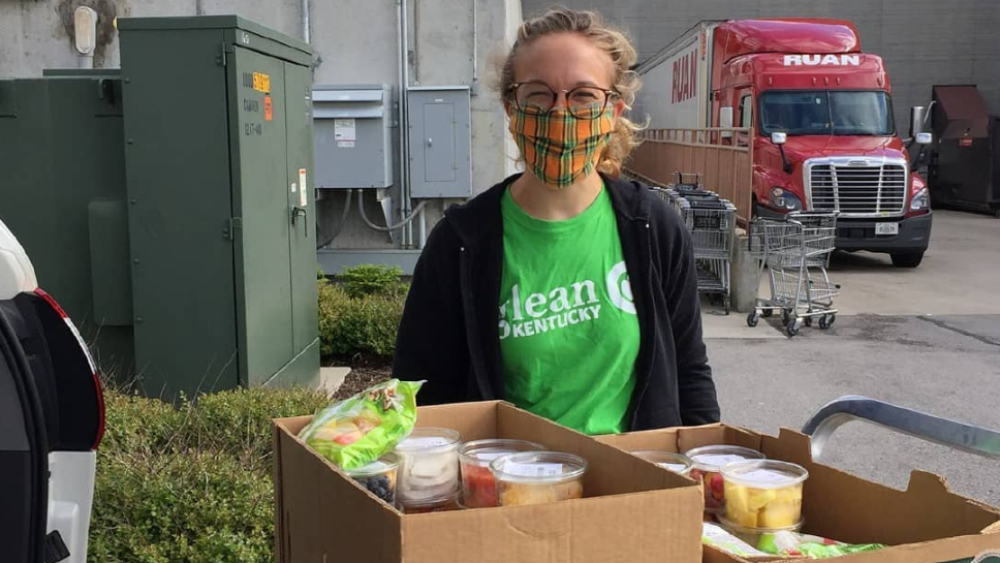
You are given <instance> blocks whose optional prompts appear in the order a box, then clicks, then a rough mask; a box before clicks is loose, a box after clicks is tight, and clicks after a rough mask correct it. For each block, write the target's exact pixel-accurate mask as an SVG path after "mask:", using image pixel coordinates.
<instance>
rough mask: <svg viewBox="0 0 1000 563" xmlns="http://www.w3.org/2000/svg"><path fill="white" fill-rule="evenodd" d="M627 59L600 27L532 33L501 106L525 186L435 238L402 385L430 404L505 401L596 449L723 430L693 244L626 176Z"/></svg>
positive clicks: (421, 278)
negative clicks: (648, 432) (652, 435)
mask: <svg viewBox="0 0 1000 563" xmlns="http://www.w3.org/2000/svg"><path fill="white" fill-rule="evenodd" d="M635 60H636V53H635V49H634V48H633V47H632V46H631V45H630V44H629V42H628V40H627V39H626V38H625V36H624V35H623V34H622V33H620V32H618V31H616V30H614V29H612V28H610V27H608V26H606V25H604V24H603V23H602V22H601V20H600V18H599V17H598V16H597V15H596V14H594V13H591V12H577V11H571V10H554V11H550V12H548V13H547V14H545V15H543V16H541V17H539V18H536V19H533V20H530V21H527V22H525V23H524V24H523V25H522V26H521V28H520V31H519V35H518V39H517V42H516V43H515V44H514V46H513V48H512V50H511V52H510V54H509V55H508V57H507V59H506V62H505V64H504V67H503V70H502V73H501V85H500V89H501V96H502V99H503V103H504V107H505V109H506V111H507V114H508V116H509V118H510V130H511V133H512V134H513V136H514V139H515V141H516V142H517V145H518V148H519V149H520V151H521V157H522V158H523V160H524V161H525V164H526V172H525V173H524V174H521V175H516V176H514V177H511V178H508V179H507V180H505V181H503V182H501V183H500V184H497V185H496V186H494V187H493V188H491V189H490V190H489V191H487V192H485V193H483V194H481V195H479V196H478V197H476V198H474V199H473V200H471V201H470V202H468V203H467V204H466V205H463V206H461V207H455V208H452V209H450V210H448V212H447V213H446V215H445V218H444V219H443V220H442V221H441V222H440V223H439V224H438V225H437V226H436V227H435V229H434V231H433V232H432V233H431V235H430V238H429V239H428V241H427V246H426V248H425V249H424V251H423V254H422V255H421V258H420V261H419V262H418V263H417V266H416V270H415V272H414V277H413V285H412V287H411V289H410V294H409V297H408V298H407V301H406V308H405V310H404V312H403V320H402V323H401V325H400V330H399V338H398V342H397V349H396V357H395V365H394V372H395V375H396V376H397V377H401V378H409V379H426V380H427V384H426V385H425V386H424V388H423V390H422V391H421V392H420V400H421V402H422V403H425V404H435V403H451V402H460V401H475V400H489V399H505V400H508V401H511V402H513V403H514V404H516V405H517V406H519V407H521V408H524V409H527V410H529V411H531V412H534V413H536V414H539V415H541V416H545V417H547V418H549V419H551V420H554V421H556V422H559V423H561V424H564V425H566V426H569V427H571V428H575V429H577V430H579V431H581V432H585V433H588V434H607V433H616V432H623V431H629V430H642V429H649V428H659V427H666V426H678V425H696V424H705V423H710V422H716V421H718V420H719V406H718V402H717V401H716V396H715V386H714V383H713V382H712V373H711V368H709V366H708V359H707V357H706V354H705V345H704V343H703V341H702V335H701V317H700V307H699V302H698V289H697V279H696V270H695V264H694V258H693V255H692V249H691V241H690V239H689V237H688V234H687V231H686V230H685V228H684V225H683V224H682V223H681V222H680V220H679V217H678V216H677V214H676V213H674V212H673V211H671V210H669V209H668V208H667V206H666V205H665V204H664V202H663V201H661V200H660V199H659V198H657V197H655V196H653V195H652V194H651V192H650V191H649V190H648V189H647V188H646V187H645V186H643V185H641V184H639V183H637V182H630V181H628V180H625V179H623V178H621V176H620V174H621V166H622V161H623V160H624V159H625V158H627V157H628V154H629V152H630V151H631V149H632V148H633V146H634V145H635V144H636V143H635V137H634V133H635V131H636V129H637V127H636V125H635V124H633V123H631V122H630V121H629V120H628V119H626V118H625V117H623V116H622V112H623V111H624V110H625V109H627V107H628V104H630V103H631V102H632V101H633V100H634V99H635V92H636V90H637V89H638V87H639V80H638V77H637V75H636V74H635V73H634V72H633V71H631V70H630V68H631V66H632V65H633V64H635Z"/></svg>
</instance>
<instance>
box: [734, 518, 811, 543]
mask: <svg viewBox="0 0 1000 563" xmlns="http://www.w3.org/2000/svg"><path fill="white" fill-rule="evenodd" d="M802 524H803V522H802V521H801V520H800V521H798V522H796V523H795V524H794V525H792V526H788V527H786V528H747V527H744V526H740V525H738V524H735V523H733V522H732V521H730V520H728V519H727V518H726V517H725V516H719V525H721V526H722V527H723V529H725V530H726V531H727V532H729V533H730V534H732V535H734V536H736V537H737V538H739V539H741V540H743V541H745V542H746V543H748V544H750V545H751V546H752V547H753V548H754V549H760V539H761V537H762V536H764V535H765V534H776V533H778V532H795V533H799V531H801V530H802Z"/></svg>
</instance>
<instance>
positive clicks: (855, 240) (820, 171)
mask: <svg viewBox="0 0 1000 563" xmlns="http://www.w3.org/2000/svg"><path fill="white" fill-rule="evenodd" d="M637 70H638V72H639V73H640V74H642V77H643V82H644V85H643V88H642V90H641V91H640V93H639V96H638V99H637V100H636V104H635V108H634V109H633V113H634V114H636V115H638V116H640V117H641V116H645V115H648V116H649V126H650V127H651V128H654V129H660V128H685V129H696V128H708V127H719V128H733V127H736V128H751V127H752V128H754V129H755V130H756V132H757V134H756V135H755V136H754V138H753V141H752V142H753V145H754V146H753V210H752V214H753V215H755V216H762V217H776V216H781V215H783V214H786V213H788V212H790V211H798V210H807V211H836V212H838V213H839V218H838V228H837V242H836V244H837V248H838V249H842V250H848V251H857V250H867V251H872V252H881V253H888V254H890V255H891V256H892V262H893V264H895V265H896V266H899V267H907V268H914V267H916V266H917V265H919V264H920V261H921V259H922V258H923V255H924V251H925V250H927V245H928V243H929V241H930V235H931V209H930V198H929V195H928V190H927V185H926V183H925V181H924V179H923V178H921V177H920V176H919V175H918V174H916V173H914V172H913V171H911V169H910V168H911V160H910V156H909V154H908V150H907V148H908V147H907V146H906V145H904V142H903V140H902V139H901V138H900V136H899V135H898V133H897V128H896V124H895V121H894V119H893V109H892V98H891V95H890V93H891V91H890V87H889V76H888V74H887V73H886V70H885V66H884V65H883V63H882V59H881V57H879V56H877V55H871V54H867V53H862V52H861V42H860V40H859V38H858V32H857V29H856V28H855V27H854V24H852V23H851V22H849V21H843V20H817V19H779V20H742V21H726V22H702V23H701V24H699V25H697V26H696V27H694V28H693V29H692V30H690V31H689V32H687V33H686V34H684V35H683V36H682V37H681V38H680V39H678V40H676V41H674V42H673V43H671V44H670V45H668V46H667V47H666V48H665V49H663V50H662V51H660V53H658V54H657V55H656V56H654V57H652V58H650V59H649V60H648V61H646V62H644V63H643V64H641V65H640V66H639V67H638V68H637ZM911 130H912V126H911ZM917 130H919V129H917ZM723 136H724V138H723V139H722V141H723V142H724V143H731V144H736V145H739V144H742V145H745V144H747V143H748V142H750V141H749V140H748V139H747V138H746V136H745V135H741V134H733V133H724V134H723ZM908 142H909V143H914V142H916V143H920V144H927V143H929V142H930V139H929V135H927V134H920V135H917V138H916V139H912V140H910V141H908ZM681 172H700V171H698V170H684V171H681Z"/></svg>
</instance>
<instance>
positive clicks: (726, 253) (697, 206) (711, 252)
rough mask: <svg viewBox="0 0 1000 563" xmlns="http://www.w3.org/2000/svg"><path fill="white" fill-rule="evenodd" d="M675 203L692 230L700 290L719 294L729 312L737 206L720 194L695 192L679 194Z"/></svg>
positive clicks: (685, 222)
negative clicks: (708, 195)
mask: <svg viewBox="0 0 1000 563" xmlns="http://www.w3.org/2000/svg"><path fill="white" fill-rule="evenodd" d="M713 195H714V194H713ZM675 204H676V206H677V209H678V211H679V212H680V214H681V217H682V218H683V220H684V224H685V226H687V228H688V231H689V232H690V233H691V242H692V246H693V249H694V258H695V262H696V264H697V268H698V291H699V292H700V293H706V294H709V295H711V296H718V298H719V299H721V301H722V305H723V308H724V309H725V312H726V314H727V315H728V314H729V310H730V287H731V277H730V271H731V263H732V262H731V260H732V249H733V242H734V240H735V239H736V206H735V205H733V204H732V203H730V202H728V201H726V200H724V199H720V198H719V197H718V196H714V197H711V198H700V197H692V196H691V195H688V196H686V197H683V198H678V200H677V201H676V203H675Z"/></svg>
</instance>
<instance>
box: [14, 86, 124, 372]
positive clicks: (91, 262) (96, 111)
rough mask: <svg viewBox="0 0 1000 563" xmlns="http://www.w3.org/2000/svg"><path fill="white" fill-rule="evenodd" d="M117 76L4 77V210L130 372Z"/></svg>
mask: <svg viewBox="0 0 1000 563" xmlns="http://www.w3.org/2000/svg"><path fill="white" fill-rule="evenodd" d="M121 86H122V84H121V80H120V79H119V78H118V71H116V70H87V71H85V70H60V71H46V72H45V75H44V77H41V78H26V79H13V80H3V81H0V220H3V222H4V224H5V225H7V227H8V228H10V229H11V231H12V232H13V233H14V234H15V236H17V237H18V239H19V241H20V242H21V244H22V245H23V246H24V247H25V250H26V251H27V252H28V255H29V256H30V257H31V260H32V264H33V265H34V267H35V273H36V275H37V277H38V281H39V285H40V286H41V287H42V289H44V290H45V291H47V292H48V293H50V294H51V295H52V296H53V297H55V298H56V300H57V301H58V302H59V303H60V305H62V307H63V308H64V309H66V311H68V312H69V314H70V316H71V317H72V318H73V320H74V322H75V323H76V325H77V326H78V327H79V328H80V332H81V333H82V336H83V338H84V339H85V340H86V341H87V342H88V343H91V344H92V349H93V350H94V356H95V359H96V360H97V361H98V362H99V364H100V365H101V366H102V369H103V370H104V371H105V372H106V373H108V374H110V375H122V376H123V377H126V378H127V377H128V376H129V375H130V374H132V373H133V371H134V368H133V351H132V311H131V306H132V301H131V293H132V290H131V281H130V279H129V276H130V271H129V245H128V216H127V208H126V204H125V153H124V141H123V130H122V92H121Z"/></svg>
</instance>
